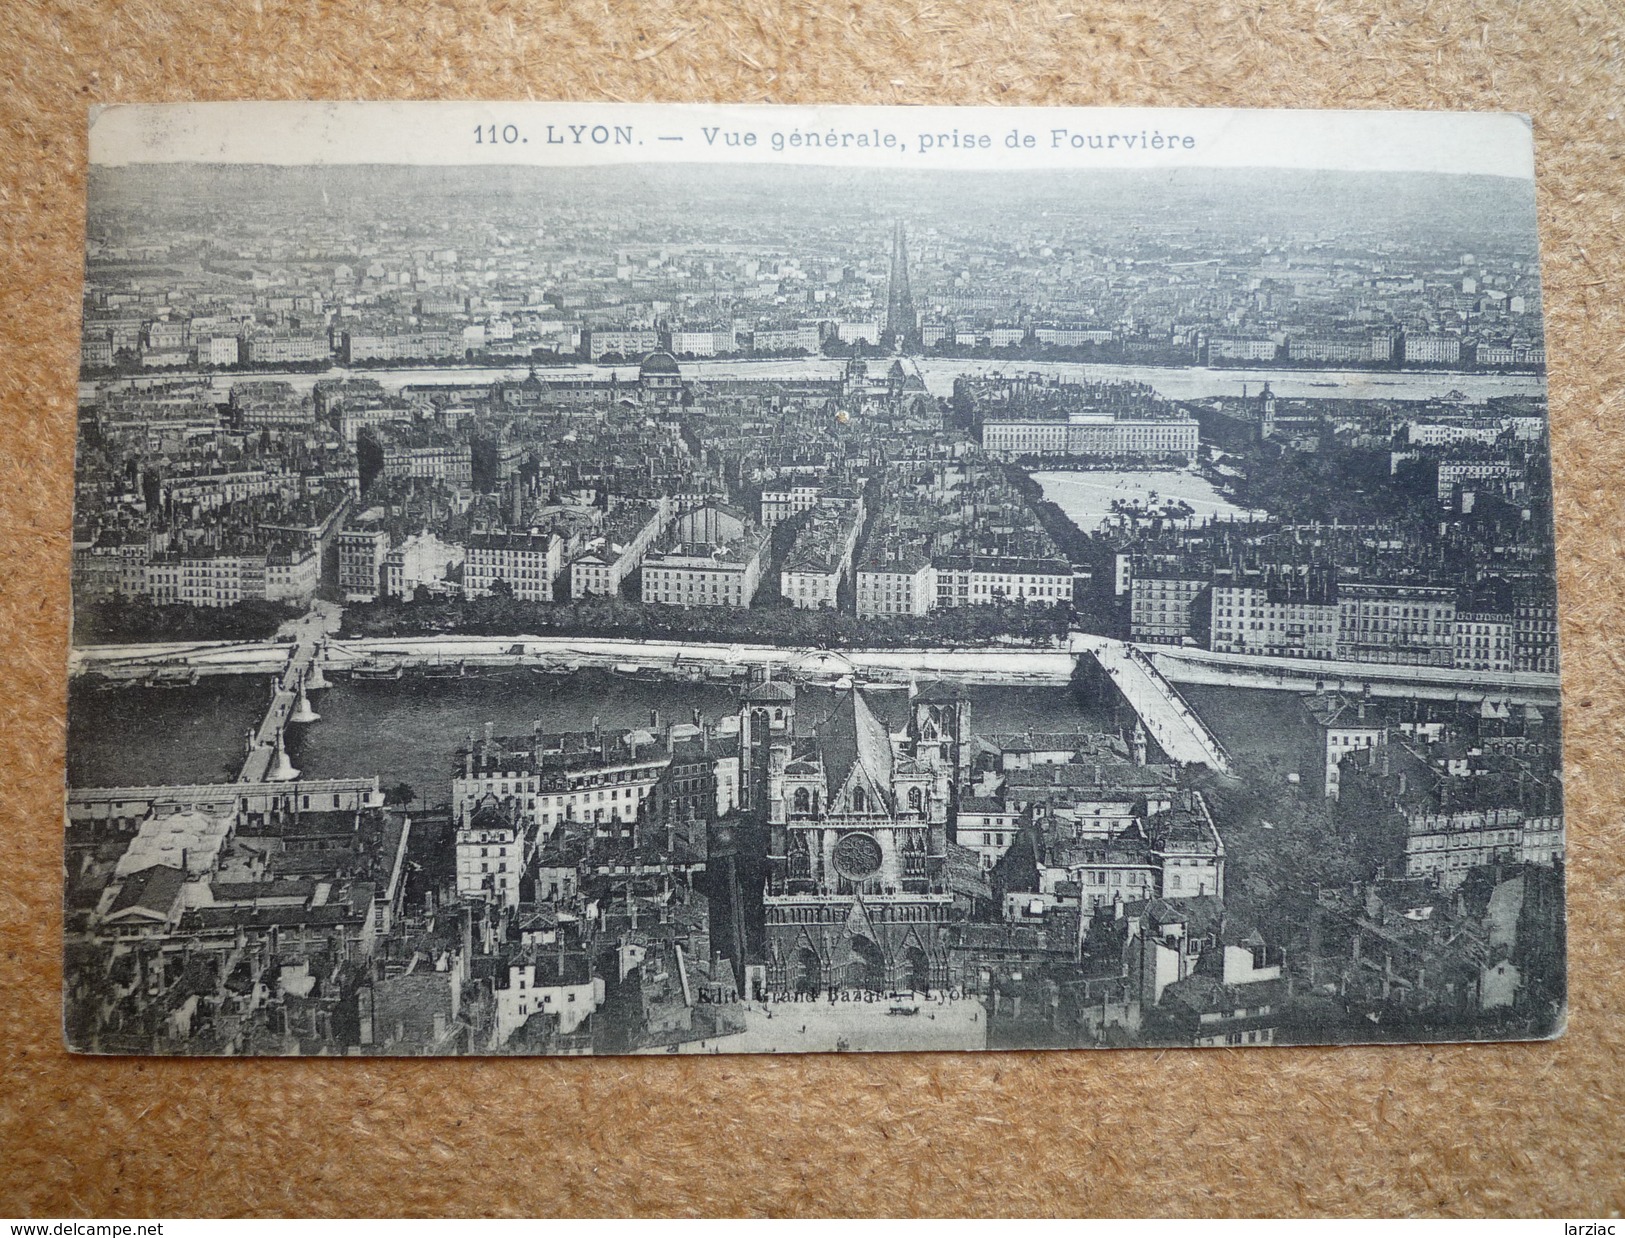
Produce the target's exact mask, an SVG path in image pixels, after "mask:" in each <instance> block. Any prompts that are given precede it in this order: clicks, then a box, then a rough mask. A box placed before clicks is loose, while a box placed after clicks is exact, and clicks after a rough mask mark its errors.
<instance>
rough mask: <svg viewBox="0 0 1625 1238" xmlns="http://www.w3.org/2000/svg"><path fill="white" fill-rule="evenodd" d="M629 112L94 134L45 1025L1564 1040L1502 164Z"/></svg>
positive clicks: (1532, 366)
mask: <svg viewBox="0 0 1625 1238" xmlns="http://www.w3.org/2000/svg"><path fill="white" fill-rule="evenodd" d="M766 110H767V109H755V110H754V112H753V113H752V114H753V115H759V114H760V113H762V112H763V111H766ZM628 111H629V113H630V114H633V115H636V116H637V117H639V124H640V126H641V127H640V128H639V129H638V130H637V132H638V133H639V134H640V135H641V134H642V133H643V132H644V131H645V129H647V130H648V131H649V133H650V134H651V136H650V138H649V141H648V144H647V146H644V144H643V140H642V138H641V137H638V138H635V139H634V138H632V137H631V136H630V135H631V134H632V133H633V129H632V126H630V125H628V126H626V131H627V133H628V135H629V138H628V140H629V141H636V142H637V143H638V146H637V150H638V155H637V157H636V158H629V157H627V155H626V154H624V153H623V154H622V155H621V156H620V157H619V159H618V161H616V160H605V161H601V162H596V163H595V162H593V161H592V160H591V159H590V158H588V159H585V161H583V160H582V159H577V161H576V162H573V163H569V162H565V163H558V164H554V165H548V164H545V163H535V162H531V163H526V162H523V161H516V162H502V161H501V160H500V159H499V158H497V157H495V156H492V155H491V154H490V151H489V148H488V144H487V143H486V141H485V136H486V134H485V130H484V127H483V126H475V127H474V135H473V137H471V138H470V139H469V140H470V141H473V140H474V139H475V138H477V139H478V145H477V146H475V147H473V148H471V153H470V155H469V157H468V158H467V159H466V160H465V161H463V162H446V161H444V160H441V161H437V162H428V161H424V162H421V163H419V162H412V161H410V160H402V161H400V162H394V163H386V162H363V161H362V159H360V158H355V159H351V160H350V161H348V162H344V161H337V160H331V159H329V160H323V161H315V160H311V161H308V162H303V163H301V162H297V161H290V160H287V159H268V160H266V161H263V162H259V161H256V160H254V159H242V160H223V161H222V160H218V159H210V158H206V157H201V156H197V155H193V156H192V157H188V158H180V157H177V158H174V159H169V160H157V159H154V160H147V161H142V160H141V159H130V160H128V161H121V160H116V159H108V158H103V159H101V160H99V161H98V160H97V159H96V158H95V153H96V146H95V142H94V141H93V145H92V150H93V161H92V167H91V171H90V178H89V202H88V210H87V223H86V253H85V286H84V298H83V338H82V352H81V370H80V375H79V395H78V451H77V463H76V472H75V479H74V485H75V497H76V502H75V511H76V516H75V523H74V529H73V548H72V554H73V565H72V579H73V642H72V652H71V665H70V683H69V710H68V714H69V740H68V755H67V803H66V814H65V843H64V867H63V900H64V932H65V941H64V993H63V1002H64V1033H65V1037H66V1041H67V1043H68V1045H69V1047H70V1048H72V1049H74V1050H76V1051H82V1052H90V1053H120V1054H215V1055H294V1054H301V1055H333V1056H338V1055H350V1056H369V1055H435V1054H520V1055H522V1054H567V1055H593V1054H632V1053H638V1054H648V1053H666V1054H719V1053H799V1052H852V1053H858V1052H871V1051H902V1050H961V1051H962V1050H988V1049H994V1050H996V1049H1068V1048H1133V1047H1159V1048H1166V1047H1176V1046H1191V1047H1207V1046H1270V1045H1283V1044H1342V1043H1369V1042H1408V1041H1468V1040H1485V1041H1488V1040H1512V1039H1534V1038H1545V1037H1551V1036H1555V1035H1558V1034H1559V1033H1560V1032H1561V1031H1562V1027H1563V1023H1564V1018H1565V1010H1566V997H1565V993H1566V968H1565V943H1564V868H1563V861H1564V817H1563V791H1562V777H1561V767H1562V762H1561V727H1560V714H1559V693H1558V656H1557V614H1556V608H1557V596H1556V579H1555V577H1556V571H1555V561H1554V540H1553V526H1552V501H1551V496H1552V487H1551V471H1550V457H1549V447H1548V433H1547V400H1546V386H1545V351H1544V342H1543V339H1544V337H1543V331H1542V323H1541V282H1540V268H1539V257H1538V249H1537V238H1536V229H1535V203H1534V182H1533V180H1532V178H1531V177H1530V176H1528V175H1517V174H1509V173H1507V172H1506V171H1505V170H1504V169H1502V168H1501V167H1500V166H1499V165H1496V167H1495V168H1494V169H1493V170H1491V171H1488V172H1477V171H1473V170H1471V169H1467V170H1463V169H1462V168H1461V167H1460V166H1459V165H1458V164H1450V165H1449V166H1448V167H1447V168H1446V169H1445V170H1428V169H1427V168H1421V169H1418V168H1415V167H1406V168H1395V167H1386V166H1367V167H1360V166H1309V165H1308V164H1307V163H1306V161H1305V160H1304V159H1300V158H1294V159H1286V158H1284V157H1283V158H1282V161H1281V163H1280V164H1279V165H1275V164H1272V163H1271V162H1270V158H1271V151H1270V150H1269V149H1268V148H1265V149H1262V150H1261V151H1260V153H1259V159H1258V163H1257V166H1228V165H1226V166H1217V165H1206V164H1203V163H1202V162H1201V161H1200V159H1197V158H1195V157H1189V158H1187V157H1186V155H1185V154H1184V151H1183V149H1181V150H1180V151H1178V152H1177V153H1175V154H1172V155H1169V156H1167V158H1166V159H1165V160H1164V161H1163V162H1162V163H1161V164H1157V165H1156V166H1089V167H1084V166H1079V165H1076V164H1073V163H1068V162H1066V160H1065V159H1063V158H1062V157H1061V155H1062V154H1064V155H1066V156H1067V157H1068V158H1070V157H1072V155H1073V152H1071V150H1070V147H1066V148H1065V149H1063V151H1062V152H1061V154H1058V155H1057V157H1056V165H1055V166H1053V167H1044V166H1033V165H1032V162H1031V161H1029V162H1028V163H1026V164H1020V165H1012V166H1008V167H998V166H993V165H991V164H989V163H987V162H986V161H982V162H978V161H977V160H976V159H967V160H966V161H965V162H964V164H963V165H962V166H944V165H943V164H942V163H940V162H939V163H932V164H926V163H923V162H919V161H915V162H910V160H911V159H912V158H914V156H913V154H912V152H911V153H910V154H908V155H899V156H898V157H897V158H896V159H895V160H893V161H892V162H891V163H890V164H889V165H886V164H882V165H875V164H867V165H865V164H859V163H852V162H845V163H843V162H841V161H840V160H839V159H836V158H835V157H834V155H833V154H832V155H830V156H829V161H828V162H825V163H818V162H814V161H813V160H812V159H811V157H809V158H808V160H807V161H806V162H803V163H791V162H785V161H782V160H783V157H779V158H780V159H781V161H780V162H770V161H767V160H765V159H764V160H762V161H757V162H748V161H741V160H740V159H738V158H737V157H735V158H733V160H732V161H731V162H730V161H727V160H722V159H720V158H719V159H718V160H717V161H716V162H706V161H705V160H704V159H702V158H698V157H697V153H698V152H697V150H696V148H703V147H704V144H705V142H706V141H707V139H706V138H705V137H704V136H703V135H702V134H701V133H700V131H699V130H695V131H693V132H691V133H688V135H687V137H686V138H685V137H683V136H681V135H679V136H675V137H671V136H665V135H664V134H662V135H661V136H659V137H658V138H657V137H654V136H653V134H654V133H655V131H656V130H655V126H657V125H658V118H659V116H660V111H661V110H660V109H654V108H645V109H628ZM784 111H786V112H790V113H791V114H792V115H793V114H794V110H793V109H784ZM978 115H980V113H978ZM1010 115H1012V116H1025V117H1026V118H1027V119H1028V120H1032V118H1033V115H1034V113H1032V112H1030V111H1017V110H1012V112H1011V113H1010ZM1069 115H1071V116H1073V117H1074V118H1075V117H1076V116H1077V115H1079V114H1077V113H1070V114H1069ZM1089 115H1103V116H1106V117H1110V115H1111V114H1110V113H1102V114H1089ZM645 122H647V123H645ZM1032 123H1033V124H1034V126H1035V132H1037V133H1040V134H1045V133H1049V132H1061V131H1062V130H1059V129H1054V128H1053V126H1052V125H1050V124H1048V123H1042V122H1041V121H1036V120H1034V121H1032ZM573 128H575V127H573V126H567V125H564V124H562V123H561V124H560V125H559V126H557V130H556V131H557V135H558V136H559V138H560V143H563V142H564V141H565V139H566V138H567V137H568V136H569V135H570V133H571V132H572V129H573ZM582 128H583V132H584V133H585V134H586V135H587V136H586V138H583V140H588V141H590V140H591V139H590V132H591V131H590V130H587V129H586V128H585V127H584V126H583V127H582ZM509 129H511V130H513V136H512V137H511V138H510V137H508V136H506V134H507V130H509ZM672 131H673V132H677V130H676V129H675V128H673V130H672ZM618 132H619V130H618V129H615V130H614V131H613V132H611V130H608V129H606V133H609V134H610V136H611V137H612V138H613V137H615V136H616V135H617V134H618ZM877 132H878V131H877ZM1521 132H1522V140H1523V142H1524V143H1525V145H1527V142H1528V137H1527V130H1523V131H1521ZM1011 133H1012V135H1015V134H1016V133H1017V130H1015V129H1011ZM532 134H534V135H535V137H536V139H537V142H536V144H537V146H538V147H542V146H544V145H545V144H546V143H548V142H551V141H552V138H553V136H554V135H555V127H554V126H552V125H549V126H546V127H545V129H544V128H543V127H540V126H530V127H526V128H525V129H523V131H522V130H521V128H519V127H517V126H515V125H508V126H502V125H492V126H490V129H489V136H490V143H489V145H499V144H501V143H509V144H511V145H512V147H513V148H514V149H518V148H519V147H520V146H521V145H525V146H528V144H529V142H530V139H531V135H532ZM576 136H577V137H578V138H582V135H580V134H578V135H576ZM781 136H782V135H781ZM831 136H833V135H831ZM710 140H711V141H712V142H715V143H719V144H720V141H721V139H720V137H719V136H718V135H717V134H716V133H713V134H712V135H711V138H710ZM878 140H879V139H877V141H878ZM956 140H957V137H956ZM1045 140H1046V141H1048V139H1047V138H1046V139H1045ZM1145 140H1146V141H1147V142H1148V143H1149V139H1145ZM1159 140H1160V134H1159ZM926 141H927V139H925V138H922V139H920V140H919V145H920V147H921V148H924V147H925V145H926ZM1114 141H1115V138H1114ZM1193 141H1194V139H1193ZM679 147H682V148H683V149H685V150H686V151H687V156H686V159H683V160H678V159H675V158H674V157H673V158H667V157H665V156H666V154H667V152H668V151H670V150H675V149H677V148H679ZM902 149H907V147H906V146H905V147H904V148H902ZM473 152H478V155H479V157H478V158H476V157H474V153H473ZM1197 152H1198V154H1199V153H1200V148H1199V147H1198V148H1197ZM814 153H818V152H814ZM837 153H838V152H837ZM1040 153H1042V151H1040ZM499 154H500V152H499ZM1088 154H1089V152H1088V150H1087V149H1086V150H1085V152H1084V156H1087V155H1088ZM1084 156H1078V157H1080V158H1081V157H1084ZM1158 157H1159V158H1160V156H1158Z"/></svg>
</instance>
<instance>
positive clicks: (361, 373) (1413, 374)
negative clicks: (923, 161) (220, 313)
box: [79, 357, 1546, 401]
mask: <svg viewBox="0 0 1625 1238" xmlns="http://www.w3.org/2000/svg"><path fill="white" fill-rule="evenodd" d="M681 364H682V369H683V373H684V374H685V375H687V376H688V377H690V378H695V379H707V378H710V379H731V378H761V379H769V378H782V379H797V378H811V377H819V378H834V377H836V376H837V375H839V374H840V372H841V369H842V367H843V366H844V365H845V364H846V363H845V362H844V361H841V360H832V359H827V358H819V357H810V358H805V359H801V360H765V361H739V360H732V361H684V362H682V363H681ZM870 364H871V365H878V366H884V365H888V364H890V362H889V361H887V360H885V359H876V360H872V361H871V362H870ZM905 364H906V365H908V366H909V367H911V368H912V369H913V370H914V371H915V372H916V373H918V374H919V375H920V377H921V378H922V379H923V380H924V381H925V386H926V389H927V390H928V391H930V392H931V393H932V394H933V395H939V396H946V395H949V394H951V393H952V392H953V387H954V379H955V378H957V377H959V376H960V375H963V374H990V373H1005V374H1030V373H1040V374H1053V375H1059V376H1063V377H1069V378H1074V379H1089V380H1092V381H1095V382H1101V381H1108V380H1109V381H1116V382H1139V383H1148V384H1149V385H1150V386H1151V387H1153V388H1154V389H1155V390H1156V391H1158V392H1159V393H1160V394H1162V395H1164V396H1166V397H1168V398H1169V399H1173V400H1196V399H1202V398H1204V397H1207V396H1215V395H1240V394H1241V393H1242V388H1243V387H1245V388H1246V389H1247V390H1248V391H1253V392H1256V391H1257V390H1258V388H1259V387H1260V385H1262V384H1263V383H1266V382H1267V383H1269V384H1270V388H1271V390H1273V391H1274V392H1275V393H1276V394H1277V395H1279V396H1282V397H1285V398H1289V399H1296V398H1311V399H1313V398H1320V399H1325V398H1328V397H1332V396H1336V397H1338V398H1340V399H1353V400H1357V399H1393V400H1422V399H1429V398H1432V397H1434V396H1442V395H1446V394H1448V393H1449V392H1451V391H1460V392H1462V393H1463V394H1464V395H1466V396H1467V397H1468V398H1469V399H1471V400H1476V401H1482V400H1487V399H1489V398H1490V397H1492V396H1512V395H1521V396H1542V395H1545V393H1546V380H1545V378H1544V377H1543V376H1541V375H1538V374H1481V373H1456V372H1452V371H1448V370H1412V371H1405V370H1398V371H1394V370H1298V369H1291V370H1270V369H1256V370H1224V369H1219V370H1214V369H1209V368H1207V367H1206V366H1184V367H1170V366H1157V365H1091V364H1086V363H1082V362H1069V361H978V360H972V359H968V358H956V357H912V358H909V359H907V361H906V362H905ZM528 372H529V368H528V367H527V366H524V365H517V366H492V367H479V366H446V367H435V368H431V367H424V368H422V369H396V370H385V369H377V370H375V369H359V370H348V369H345V368H343V367H339V366H334V367H333V368H332V369H330V370H327V371H326V372H325V373H322V374H285V373H276V372H267V373H258V372H255V373H249V372H235V373H230V374H220V373H212V372H211V373H209V374H207V375H205V374H197V373H194V374H161V375H145V376H143V381H147V382H153V381H164V380H166V379H173V378H186V377H191V378H200V377H207V378H208V379H210V381H211V382H212V383H213V386H214V390H215V393H216V395H217V397H218V398H219V399H220V400H222V401H224V400H225V399H226V397H227V395H228V394H229V393H230V389H231V385H232V383H234V382H242V381H244V380H247V379H262V378H271V379H277V380H279V381H281V382H286V383H290V384H292V385H293V387H294V388H295V389H297V390H300V391H308V390H310V389H311V388H312V387H313V386H315V384H316V383H317V382H318V381H319V380H322V379H335V378H372V379H376V380H377V381H378V382H380V383H382V384H383V385H384V386H385V387H386V388H388V389H390V390H398V389H399V388H401V387H403V386H406V385H408V384H424V385H430V384H437V383H493V382H496V381H497V380H498V379H509V380H516V379H521V378H524V377H525V375H526V374H527V373H528ZM538 373H540V374H541V375H542V376H544V377H551V376H555V375H558V376H581V375H599V376H602V377H605V378H607V377H609V375H610V374H612V373H613V374H615V375H617V376H618V377H619V378H620V380H621V381H622V382H631V381H635V380H636V379H637V373H638V368H637V366H635V365H634V366H626V365H620V366H606V365H586V364H577V365H565V366H548V367H545V368H543V369H541V370H539V371H538ZM97 385H98V384H97V383H96V382H81V383H80V384H79V398H80V399H81V400H90V399H93V398H94V397H95V394H96V387H97Z"/></svg>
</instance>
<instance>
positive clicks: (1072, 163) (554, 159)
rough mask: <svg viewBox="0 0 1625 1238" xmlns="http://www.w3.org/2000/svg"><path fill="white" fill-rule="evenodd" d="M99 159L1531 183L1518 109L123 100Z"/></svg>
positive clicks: (100, 129)
mask: <svg viewBox="0 0 1625 1238" xmlns="http://www.w3.org/2000/svg"><path fill="white" fill-rule="evenodd" d="M90 158H91V162H92V164H94V165H99V166H117V165H124V164H135V163H231V164H275V165H301V164H408V165H437V166H467V165H499V164H526V165H535V166H591V165H605V164H636V163H650V162H670V163H753V164H775V163H777V164H820V165H827V166H850V167H892V168H896V167H918V168H939V169H943V168H966V169H971V168H975V169H984V170H985V169H1000V168H1009V169H1016V168H1055V169H1060V168H1166V167H1208V168H1301V169H1327V170H1338V171H1377V172H1434V173H1444V174H1477V175H1489V176H1503V177H1513V178H1518V179H1524V180H1530V179H1533V176H1534V144H1533V136H1532V130H1531V127H1530V123H1529V120H1528V118H1527V117H1524V116H1519V115H1515V114H1512V113H1469V112H1380V111H1370V112H1359V111H1263V110H1230V109H1171V108H942V107H830V106H811V107H778V106H743V105H708V104H671V105H663V104H613V103H583V104H574V103H498V102H477V103H469V102H458V103H422V102H412V103H312V102H303V103H290V102H263V103H191V104H150V105H136V104H131V105H118V106H112V107H103V108H97V109H94V110H93V111H92V113H91V118H90Z"/></svg>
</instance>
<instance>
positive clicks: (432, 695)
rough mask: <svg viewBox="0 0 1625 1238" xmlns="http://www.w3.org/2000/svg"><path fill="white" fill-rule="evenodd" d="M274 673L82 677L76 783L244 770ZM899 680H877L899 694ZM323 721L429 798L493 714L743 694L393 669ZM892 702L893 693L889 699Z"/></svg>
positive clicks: (545, 720) (534, 717)
mask: <svg viewBox="0 0 1625 1238" xmlns="http://www.w3.org/2000/svg"><path fill="white" fill-rule="evenodd" d="M268 683H269V680H268V679H267V678H266V677H264V676H259V675H218V676H211V677H208V678H205V679H204V680H202V681H201V682H200V683H198V684H196V685H194V686H192V687H186V688H121V689H114V690H105V691H103V690H97V689H96V688H94V687H92V686H89V685H87V684H84V683H80V682H76V683H74V684H73V685H72V687H71V688H70V691H69V702H68V723H69V739H68V782H69V784H70V785H72V786H78V787H86V786H130V785H140V784H147V785H152V784H164V783H185V782H214V781H220V780H223V779H230V778H234V777H235V775H236V771H237V768H238V766H239V765H240V764H241V761H242V753H243V741H244V738H245V736H246V735H247V733H248V731H249V729H250V728H251V727H253V726H254V724H255V723H256V722H257V721H258V719H259V714H260V711H261V710H262V709H263V707H264V705H265V702H266V699H267V694H268V690H269V689H268V686H267V685H268ZM966 691H967V693H968V695H969V697H970V701H971V726H972V729H973V730H976V731H980V732H983V733H986V732H989V731H1012V730H1032V729H1042V730H1072V729H1079V728H1081V729H1091V730H1093V729H1108V728H1112V727H1113V726H1115V725H1117V724H1119V723H1121V722H1126V721H1128V719H1127V717H1124V718H1114V717H1113V716H1111V715H1112V711H1111V710H1109V709H1102V708H1097V707H1086V706H1084V705H1083V704H1082V703H1081V702H1080V701H1079V700H1078V699H1077V698H1076V697H1075V696H1074V694H1073V693H1072V691H1071V689H1069V688H1065V687H1037V688H1035V687H994V686H972V687H969V688H967V689H966ZM901 695H902V694H901V692H900V691H898V690H895V689H893V690H877V691H876V696H877V697H879V698H890V699H894V700H895V699H898V698H900V697H901ZM828 700H829V692H828V690H826V689H819V688H804V689H803V690H802V697H801V701H802V711H803V717H804V718H805V717H808V716H812V715H815V714H816V712H817V711H818V709H819V706H820V705H821V704H825V703H827V702H828ZM313 704H314V706H315V708H316V710H317V712H318V713H320V714H321V716H322V717H321V721H319V722H316V723H313V724H311V725H308V726H292V727H290V728H289V745H288V752H289V757H290V758H291V760H292V761H293V763H294V765H295V766H296V767H297V768H298V769H299V770H300V771H301V772H302V773H303V774H305V775H306V776H308V777H315V778H326V777H340V776H371V775H373V774H376V775H378V777H379V779H380V780H381V782H382V785H383V786H385V787H391V786H395V785H396V784H398V783H402V782H404V783H406V784H408V785H409V786H411V787H413V788H414V789H415V790H416V791H418V792H419V793H420V794H422V795H425V796H426V797H428V798H430V799H431V800H444V799H445V798H446V796H447V794H448V793H449V791H450V778H451V772H452V765H453V755H454V753H455V752H456V749H457V748H458V746H459V745H461V744H462V743H463V742H464V741H465V739H466V737H467V735H468V733H469V732H470V731H474V732H476V733H480V732H482V731H483V729H484V727H485V724H486V723H487V722H490V723H492V724H493V726H494V728H495V731H496V733H497V734H498V735H516V734H519V735H523V734H529V733H530V730H531V727H532V724H533V723H534V722H537V721H539V722H540V723H541V724H542V726H543V728H544V729H546V730H549V731H567V730H585V729H587V728H589V727H591V726H592V722H593V719H594V717H596V718H597V719H598V720H599V722H600V723H601V724H602V725H603V726H605V727H630V726H646V725H648V723H649V721H650V711H651V710H659V711H660V712H661V715H662V721H663V722H665V721H672V720H675V721H687V720H688V719H689V717H690V715H691V712H692V711H693V710H695V709H698V710H700V711H701V713H702V715H703V716H704V717H705V718H707V719H708V720H711V721H715V720H716V719H718V718H720V717H721V716H723V715H724V714H728V713H732V712H733V710H734V695H733V692H732V691H731V690H730V689H728V688H726V687H722V686H717V685H708V684H672V683H659V682H649V681H642V680H632V679H625V678H621V677H618V676H614V675H611V674H609V673H608V672H603V671H591V670H588V671H582V672H579V673H577V674H575V675H572V676H570V677H567V678H564V677H557V676H538V675H534V674H532V673H531V672H529V671H528V670H517V671H510V672H502V673H497V674H493V675H491V676H488V677H479V678H469V679H426V678H418V677H413V676H408V677H407V678H404V679H400V680H393V681H373V682H351V681H341V682H339V683H337V684H336V685H335V686H334V687H332V688H330V689H328V690H327V691H325V692H320V693H317V694H315V696H314V697H313ZM893 708H895V705H894V706H893Z"/></svg>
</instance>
